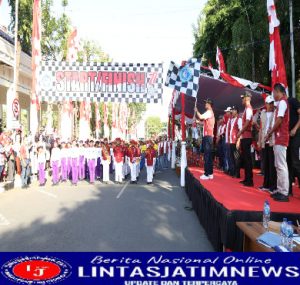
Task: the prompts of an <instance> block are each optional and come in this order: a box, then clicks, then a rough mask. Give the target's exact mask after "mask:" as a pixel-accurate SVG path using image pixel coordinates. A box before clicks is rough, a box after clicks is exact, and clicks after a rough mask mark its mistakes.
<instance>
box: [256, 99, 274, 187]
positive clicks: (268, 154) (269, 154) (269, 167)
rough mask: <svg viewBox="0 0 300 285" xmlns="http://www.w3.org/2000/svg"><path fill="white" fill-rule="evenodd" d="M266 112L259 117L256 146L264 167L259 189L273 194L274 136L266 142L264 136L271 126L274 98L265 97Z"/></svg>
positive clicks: (263, 111)
mask: <svg viewBox="0 0 300 285" xmlns="http://www.w3.org/2000/svg"><path fill="white" fill-rule="evenodd" d="M265 106H266V110H262V112H261V115H260V130H259V138H258V146H259V147H260V148H261V149H264V151H263V152H262V153H263V154H264V165H263V173H264V181H263V185H262V186H260V187H259V189H260V190H262V191H270V192H273V191H274V190H275V189H276V187H277V186H276V179H277V175H276V168H275V162H274V151H273V145H274V135H272V136H271V137H270V138H269V139H268V140H267V141H266V135H267V133H268V131H269V130H270V129H271V128H272V126H273V120H274V98H273V96H270V95H269V96H267V98H266V100H265Z"/></svg>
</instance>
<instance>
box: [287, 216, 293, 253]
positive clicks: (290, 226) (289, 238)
mask: <svg viewBox="0 0 300 285" xmlns="http://www.w3.org/2000/svg"><path fill="white" fill-rule="evenodd" d="M293 234H294V228H293V224H292V222H291V221H289V222H288V225H287V227H286V239H287V242H286V249H287V250H289V251H293V244H294V243H293Z"/></svg>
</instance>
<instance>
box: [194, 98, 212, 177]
mask: <svg viewBox="0 0 300 285" xmlns="http://www.w3.org/2000/svg"><path fill="white" fill-rule="evenodd" d="M204 102H205V109H206V112H205V113H204V114H200V112H199V111H198V109H197V107H196V106H195V115H196V118H197V117H198V119H199V120H202V121H204V127H203V141H202V143H203V148H204V174H203V175H202V176H201V177H200V179H202V180H209V179H213V178H214V175H213V160H212V147H213V137H214V126H215V115H214V112H213V109H212V106H213V101H212V100H211V99H206V100H204Z"/></svg>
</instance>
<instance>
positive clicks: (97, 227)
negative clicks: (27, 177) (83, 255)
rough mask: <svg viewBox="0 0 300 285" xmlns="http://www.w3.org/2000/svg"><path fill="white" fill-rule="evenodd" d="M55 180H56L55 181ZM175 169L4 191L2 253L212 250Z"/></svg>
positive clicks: (0, 212) (0, 217)
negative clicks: (135, 179) (133, 180)
mask: <svg viewBox="0 0 300 285" xmlns="http://www.w3.org/2000/svg"><path fill="white" fill-rule="evenodd" d="M49 184H50V183H49ZM187 206H190V202H189V201H188V198H187V196H186V194H185V191H184V189H182V188H181V187H179V179H178V177H177V176H176V174H175V172H174V171H172V170H166V171H163V172H161V173H157V174H156V177H155V180H154V184H153V185H147V184H146V183H145V171H143V172H142V173H141V179H140V181H139V183H138V185H131V184H129V183H128V182H126V184H124V185H114V184H113V185H104V184H100V183H99V184H95V185H93V186H92V185H89V184H88V183H86V182H81V183H80V184H79V185H78V186H77V187H75V186H71V185H70V184H69V183H65V184H61V185H59V186H55V187H51V186H50V185H49V186H46V187H44V188H39V187H31V188H30V189H28V190H22V189H14V190H10V191H7V192H5V193H3V194H0V251H23V252H24V251H163V252H164V251H177V252H180V251H212V250H213V248H212V246H211V244H210V242H209V241H208V239H207V237H206V234H205V232H204V230H203V229H202V227H201V226H200V224H199V222H198V220H197V217H196V215H195V213H194V212H193V211H190V210H187V209H186V207H187Z"/></svg>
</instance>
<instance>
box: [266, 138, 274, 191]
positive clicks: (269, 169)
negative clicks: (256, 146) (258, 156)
mask: <svg viewBox="0 0 300 285" xmlns="http://www.w3.org/2000/svg"><path fill="white" fill-rule="evenodd" d="M264 174H265V175H264V184H263V187H264V188H268V189H270V191H274V190H275V189H276V188H277V175H276V168H275V162H274V151H273V147H272V146H270V145H269V144H266V145H265V148H264Z"/></svg>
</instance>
